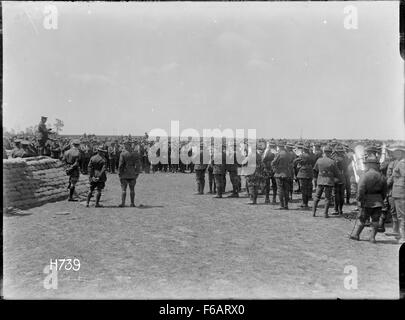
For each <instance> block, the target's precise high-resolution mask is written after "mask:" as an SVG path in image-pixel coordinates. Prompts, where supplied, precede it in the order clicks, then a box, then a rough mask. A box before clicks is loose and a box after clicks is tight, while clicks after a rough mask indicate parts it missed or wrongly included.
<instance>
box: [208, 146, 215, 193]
mask: <svg viewBox="0 0 405 320" xmlns="http://www.w3.org/2000/svg"><path fill="white" fill-rule="evenodd" d="M213 157H214V152H213V149H212V147H210V163H209V164H208V168H207V171H208V186H209V189H210V191H209V192H208V193H209V194H213V193H216V192H217V190H216V186H215V179H214V165H213V159H214V158H213Z"/></svg>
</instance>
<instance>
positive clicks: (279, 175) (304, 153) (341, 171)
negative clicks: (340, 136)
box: [195, 140, 405, 243]
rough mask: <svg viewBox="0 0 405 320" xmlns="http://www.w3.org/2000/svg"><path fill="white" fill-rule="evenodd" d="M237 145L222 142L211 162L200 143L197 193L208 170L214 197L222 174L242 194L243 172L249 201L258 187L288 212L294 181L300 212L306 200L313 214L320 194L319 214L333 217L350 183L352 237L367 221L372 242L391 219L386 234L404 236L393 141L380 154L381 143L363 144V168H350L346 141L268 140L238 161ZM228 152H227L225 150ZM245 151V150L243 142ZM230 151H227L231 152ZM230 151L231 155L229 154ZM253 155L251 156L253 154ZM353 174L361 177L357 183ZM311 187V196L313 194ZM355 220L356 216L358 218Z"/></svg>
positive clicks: (400, 158)
mask: <svg viewBox="0 0 405 320" xmlns="http://www.w3.org/2000/svg"><path fill="white" fill-rule="evenodd" d="M236 147H237V146H236V144H234V145H233V146H232V145H231V146H228V150H227V147H226V144H223V147H222V148H223V149H222V155H221V157H222V159H221V160H220V161H218V159H217V161H215V159H214V156H213V152H212V151H211V152H210V159H209V161H208V163H207V162H205V163H204V161H203V157H204V148H206V146H205V145H204V144H203V143H201V144H200V149H199V154H198V155H197V157H199V158H200V159H199V161H197V162H199V164H196V165H195V172H196V182H197V194H204V186H205V173H206V171H208V181H209V193H211V194H212V193H215V192H216V196H215V198H222V197H223V194H224V192H225V186H226V175H227V173H229V178H230V181H231V184H232V191H231V194H230V195H229V196H228V197H230V198H238V197H239V193H240V192H241V189H242V188H241V185H242V183H241V181H242V176H244V177H245V182H246V191H247V193H248V195H249V197H250V199H251V202H250V203H249V204H252V205H255V204H257V199H258V194H259V191H260V190H262V191H263V193H264V195H265V200H264V201H265V203H267V204H270V189H272V193H273V194H272V195H273V199H272V202H271V203H272V204H276V203H277V197H276V196H277V195H278V200H279V204H280V206H279V209H280V210H288V209H289V207H288V204H289V202H290V201H291V199H292V195H293V192H294V190H293V186H294V180H295V181H296V183H297V185H298V189H297V190H296V191H295V192H297V193H298V192H299V193H301V196H302V203H301V205H300V207H301V208H302V209H303V210H310V209H311V207H310V206H309V204H308V203H309V201H310V200H313V204H312V216H314V217H315V216H316V212H317V208H318V204H319V202H320V200H321V198H322V196H323V195H324V198H325V204H324V211H323V216H324V217H325V218H328V217H329V209H330V207H331V206H334V212H333V213H332V215H340V216H342V215H343V206H344V203H345V198H346V204H350V197H351V188H352V185H353V184H354V186H355V187H356V193H357V204H358V212H359V213H358V222H359V223H358V224H357V226H356V229H355V231H354V233H353V234H352V235H351V236H350V238H351V239H353V240H359V239H360V233H361V231H362V230H363V229H364V227H365V226H366V225H368V224H369V225H370V226H371V237H370V241H371V242H373V243H375V242H376V240H375V236H376V234H377V232H385V227H384V225H385V222H386V221H387V219H388V218H390V219H391V220H392V223H393V231H392V232H390V233H386V234H387V235H390V236H394V237H396V238H397V239H398V240H399V241H402V242H403V241H404V240H405V234H404V218H405V214H404V208H405V146H403V145H393V146H391V147H387V148H386V150H385V151H386V152H385V154H384V156H383V158H382V147H381V145H369V146H367V147H366V148H365V150H364V154H363V156H362V159H361V160H360V161H363V164H364V168H363V169H362V170H360V171H359V168H356V167H355V166H354V161H353V160H352V159H353V158H352V156H353V155H354V151H353V150H351V149H350V148H349V147H348V146H347V145H344V144H340V143H334V141H331V142H330V143H327V144H326V145H324V146H322V145H321V144H319V143H315V144H313V145H312V146H311V145H310V144H309V143H305V142H299V143H297V144H292V143H288V142H286V141H279V142H275V141H273V140H272V141H268V142H267V144H266V146H263V144H261V143H258V144H257V145H256V150H250V152H247V153H246V154H245V158H244V160H243V161H241V163H237V161H236V150H237V149H236ZM229 150H230V151H229ZM243 150H248V148H247V147H246V146H244V147H243ZM229 152H230V153H231V154H229ZM232 153H233V155H232ZM253 155H255V156H253ZM232 158H234V159H233V161H227V159H228V160H229V159H232ZM249 161H255V164H256V165H255V169H254V170H253V171H252V170H251V171H250V172H249V170H245V169H244V167H245V166H246V165H247V164H248V163H249ZM355 175H359V179H358V181H357V182H356V179H355ZM314 186H315V194H314V196H313V191H314ZM356 223H357V220H356Z"/></svg>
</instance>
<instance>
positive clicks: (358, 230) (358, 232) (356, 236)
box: [350, 222, 364, 241]
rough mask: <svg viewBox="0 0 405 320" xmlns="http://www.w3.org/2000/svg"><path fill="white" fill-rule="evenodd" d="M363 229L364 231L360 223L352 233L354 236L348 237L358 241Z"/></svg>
mask: <svg viewBox="0 0 405 320" xmlns="http://www.w3.org/2000/svg"><path fill="white" fill-rule="evenodd" d="M363 229H364V224H363V223H361V222H360V223H359V224H358V225H357V227H356V230H355V231H354V234H351V235H350V239H352V240H357V241H359V240H360V233H361V232H362V231H363Z"/></svg>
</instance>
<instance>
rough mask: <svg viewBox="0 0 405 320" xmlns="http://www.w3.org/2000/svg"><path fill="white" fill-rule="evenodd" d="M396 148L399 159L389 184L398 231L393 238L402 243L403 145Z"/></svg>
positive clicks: (404, 205) (404, 226)
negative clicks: (390, 185)
mask: <svg viewBox="0 0 405 320" xmlns="http://www.w3.org/2000/svg"><path fill="white" fill-rule="evenodd" d="M397 150H398V152H397V153H398V155H397V156H398V158H399V159H398V160H399V161H398V163H397V164H396V165H395V167H394V169H393V171H392V176H391V177H390V184H392V198H393V200H394V206H395V212H396V218H397V220H398V224H399V232H400V234H398V235H396V236H395V238H396V239H397V240H398V242H399V243H401V244H402V243H404V242H405V146H400V147H398V149H397ZM399 153H400V155H399ZM393 220H394V219H393Z"/></svg>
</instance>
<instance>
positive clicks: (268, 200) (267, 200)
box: [264, 194, 270, 204]
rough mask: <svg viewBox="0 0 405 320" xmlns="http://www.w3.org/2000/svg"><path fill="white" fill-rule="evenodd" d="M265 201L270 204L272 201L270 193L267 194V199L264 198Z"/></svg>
mask: <svg viewBox="0 0 405 320" xmlns="http://www.w3.org/2000/svg"><path fill="white" fill-rule="evenodd" d="M264 203H266V204H269V203H270V196H269V194H266V199H264Z"/></svg>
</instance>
